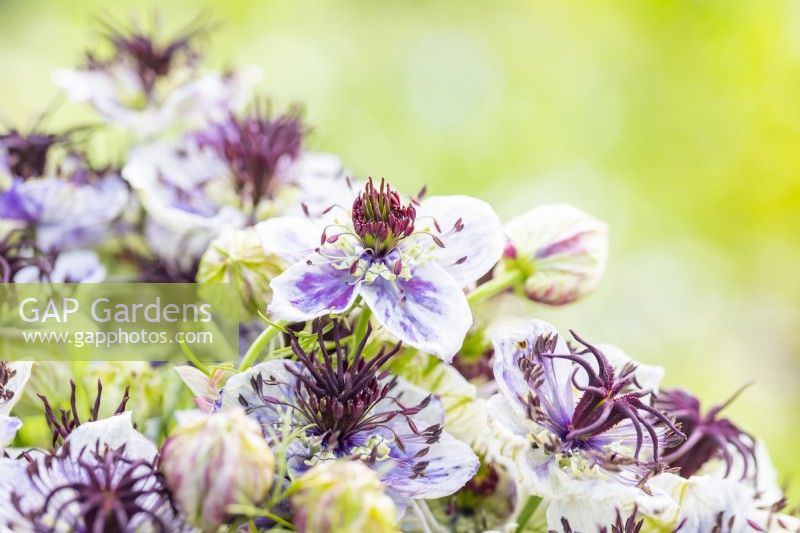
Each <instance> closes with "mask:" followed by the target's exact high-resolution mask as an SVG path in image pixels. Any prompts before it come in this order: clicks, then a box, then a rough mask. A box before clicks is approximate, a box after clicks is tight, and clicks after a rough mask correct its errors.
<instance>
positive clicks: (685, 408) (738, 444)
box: [656, 389, 758, 479]
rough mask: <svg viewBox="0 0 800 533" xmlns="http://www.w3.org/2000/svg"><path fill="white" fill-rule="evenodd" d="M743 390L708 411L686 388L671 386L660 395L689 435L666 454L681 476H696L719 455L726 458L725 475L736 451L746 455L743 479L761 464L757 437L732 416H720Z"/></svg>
mask: <svg viewBox="0 0 800 533" xmlns="http://www.w3.org/2000/svg"><path fill="white" fill-rule="evenodd" d="M741 390H743V389H740V390H739V391H737V393H736V394H734V395H733V396H732V397H731V398H730V399H729V400H728V401H726V402H724V403H722V404H720V405H715V406H714V407H712V408H711V409H709V410H708V411H707V412H705V413H704V412H703V411H702V409H701V405H700V400H699V399H697V398H696V397H695V396H693V395H692V394H690V393H688V392H686V391H683V390H680V389H671V390H666V391H662V392H661V394H659V395H658V398H657V399H656V405H657V406H658V407H659V408H660V409H663V410H665V411H666V412H668V413H670V414H671V415H672V416H674V417H675V419H676V420H677V421H678V423H680V424H681V427H682V429H683V431H684V432H685V433H686V435H687V440H686V441H685V442H683V443H681V444H679V445H677V446H674V447H672V448H669V449H668V450H666V452H665V456H664V461H665V462H666V463H667V464H668V465H669V466H671V467H673V468H678V469H679V471H680V475H681V476H683V477H685V478H688V477H690V476H692V475H693V474H695V473H696V472H697V471H698V470H700V468H701V467H702V466H703V465H704V464H706V463H707V462H708V461H709V460H711V459H715V458H721V459H722V460H723V461H724V462H725V476H729V475H730V474H731V470H732V468H733V465H734V453H736V454H738V455H739V456H740V457H741V459H742V465H743V468H742V472H741V479H744V478H745V477H747V475H748V474H749V473H752V472H753V471H754V470H755V469H756V468H757V467H758V464H757V460H756V442H755V439H754V438H753V437H752V436H751V435H750V434H749V433H747V432H746V431H744V430H743V429H741V428H740V427H739V426H737V425H736V424H734V423H733V422H732V421H731V420H730V419H728V418H724V417H721V416H720V413H721V411H722V410H723V409H725V408H726V407H727V406H728V405H730V404H731V402H732V401H733V400H734V399H735V398H736V397H738V395H739V393H740V392H741Z"/></svg>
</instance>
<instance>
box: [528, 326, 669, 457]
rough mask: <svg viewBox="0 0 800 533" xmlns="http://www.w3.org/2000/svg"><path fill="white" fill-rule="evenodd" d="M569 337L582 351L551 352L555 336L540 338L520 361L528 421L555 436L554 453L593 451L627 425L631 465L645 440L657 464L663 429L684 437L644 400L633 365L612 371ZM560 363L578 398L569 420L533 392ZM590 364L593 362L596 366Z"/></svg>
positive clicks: (597, 355)
mask: <svg viewBox="0 0 800 533" xmlns="http://www.w3.org/2000/svg"><path fill="white" fill-rule="evenodd" d="M570 333H572V335H573V337H574V338H575V340H576V341H577V342H578V343H579V344H580V345H581V346H582V349H575V350H571V351H570V352H571V353H564V354H559V353H554V350H555V348H556V345H557V341H558V336H557V335H555V334H548V335H541V336H539V337H538V338H537V339H536V342H535V343H534V345H533V346H532V347H530V349H529V350H528V352H527V353H526V354H525V355H524V356H523V357H521V358H520V360H519V363H518V364H519V368H520V370H521V371H522V373H523V375H524V377H525V379H526V380H527V381H528V383H531V384H532V391H531V394H530V396H529V398H528V401H527V402H526V405H527V406H528V416H529V417H530V418H531V419H533V420H534V421H535V422H538V423H540V424H543V425H544V426H545V427H547V428H548V429H550V430H551V431H552V432H553V433H555V435H556V437H557V439H558V441H559V442H558V446H559V448H560V449H559V450H553V451H573V450H591V449H593V448H595V447H597V444H596V443H597V442H600V441H602V440H603V436H604V434H606V433H607V432H608V431H609V430H611V429H612V428H615V427H617V426H618V425H619V424H621V423H622V422H623V421H628V422H629V423H630V428H631V431H632V436H633V437H634V439H635V440H634V441H635V448H634V451H633V460H634V461H637V462H638V461H639V460H640V454H641V451H642V449H643V446H644V442H645V439H648V440H649V441H650V445H651V447H652V457H651V458H649V460H648V462H650V463H651V464H655V463H658V462H659V454H660V448H661V446H662V444H663V443H664V442H665V438H664V431H663V429H664V427H666V429H667V432H669V433H670V434H671V436H677V437H679V438H681V439H684V438H685V436H684V435H683V433H682V432H681V431H680V430H679V429H678V427H677V426H676V425H675V423H674V422H673V421H672V420H670V418H669V417H668V416H667V415H665V414H664V413H662V412H661V411H659V410H657V409H656V408H654V407H652V406H651V405H649V404H648V403H646V402H645V401H643V398H645V397H647V396H649V395H651V394H652V391H650V390H646V389H642V388H641V387H640V386H639V384H638V383H637V381H636V377H635V371H636V366H635V365H633V364H628V365H626V366H625V367H623V368H622V369H621V370H620V371H619V372H616V371H615V369H614V367H613V366H612V365H611V363H610V362H609V361H608V358H607V357H606V356H605V355H604V354H603V352H602V351H600V350H599V349H598V348H596V347H595V346H593V345H591V344H589V343H588V342H586V341H584V340H583V339H582V338H580V337H579V336H578V335H577V334H576V333H575V332H574V331H571V332H570ZM559 359H562V360H567V361H570V362H572V363H573V364H574V368H573V370H572V374H571V375H570V381H571V385H572V386H573V387H574V388H575V389H577V391H578V392H579V398H578V400H577V402H576V404H575V406H574V409H573V410H572V414H571V416H569V418H568V419H567V420H563V416H560V415H563V413H557V412H555V408H554V406H552V405H549V404H548V403H547V402H546V400H545V399H544V398H543V397H541V396H539V395H537V394H536V393H535V390H536V389H538V388H539V387H541V386H542V385H543V384H544V383H545V381H546V380H547V379H550V376H548V375H546V374H547V373H548V372H551V371H552V369H553V366H552V361H554V360H559ZM591 359H594V362H595V365H593V364H592V362H591ZM548 363H549V364H548ZM580 373H582V374H583V375H584V377H585V380H584V381H583V382H581V383H579V381H578V375H579V374H580ZM660 426H661V427H660ZM619 459H620V460H623V459H624V458H622V457H619Z"/></svg>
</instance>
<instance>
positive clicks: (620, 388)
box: [489, 320, 683, 531]
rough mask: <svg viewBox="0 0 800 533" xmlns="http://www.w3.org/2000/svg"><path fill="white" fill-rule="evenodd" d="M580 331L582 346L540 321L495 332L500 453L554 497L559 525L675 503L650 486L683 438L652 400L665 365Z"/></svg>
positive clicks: (528, 483)
mask: <svg viewBox="0 0 800 533" xmlns="http://www.w3.org/2000/svg"><path fill="white" fill-rule="evenodd" d="M573 336H574V337H575V340H576V341H577V342H578V344H579V348H575V349H570V347H569V346H568V345H567V343H566V342H564V340H563V339H562V338H561V337H560V336H559V335H558V333H557V332H556V330H555V329H554V328H553V327H552V326H551V325H550V324H548V323H546V322H542V321H537V320H534V321H531V322H530V324H529V327H528V329H527V331H519V332H518V331H503V332H499V333H498V334H496V335H495V337H494V339H493V344H494V351H495V360H494V375H495V379H496V380H497V384H498V388H499V390H500V392H499V393H498V394H497V395H495V396H494V397H492V399H491V400H490V401H489V419H490V423H491V424H492V426H493V427H494V428H495V431H496V432H497V433H498V437H499V438H500V439H501V440H502V441H503V445H502V449H501V453H503V454H504V455H505V456H506V457H508V458H509V459H511V460H513V461H514V463H515V465H516V473H517V477H518V481H519V482H520V484H521V486H522V487H523V489H524V490H526V491H528V492H529V493H531V494H534V495H538V496H541V497H545V498H548V499H549V501H550V503H549V506H548V509H547V517H548V525H549V527H551V528H554V527H557V526H558V524H559V521H560V520H561V517H566V518H568V519H569V520H570V522H571V523H572V527H573V528H575V529H577V530H580V531H584V530H586V531H590V530H592V528H594V527H595V526H596V524H607V523H611V522H612V520H613V518H614V516H615V513H616V510H617V509H620V510H622V511H624V512H628V511H630V509H631V508H633V506H634V505H638V508H639V509H640V511H641V512H642V513H644V514H660V513H663V512H664V511H666V510H668V509H670V508H672V507H674V503H673V502H672V501H671V499H670V498H669V497H668V496H667V495H666V494H665V493H662V492H658V491H653V490H651V489H649V488H648V487H647V485H646V482H647V479H648V477H649V476H650V475H651V474H652V473H653V471H654V470H656V471H657V470H658V469H659V466H658V465H659V461H660V459H661V457H662V456H663V454H664V451H665V450H666V449H669V448H670V447H671V446H673V445H674V444H675V441H676V440H677V439H678V438H682V437H683V435H682V434H681V432H680V430H679V429H678V428H677V427H676V425H675V423H674V421H673V420H671V419H670V418H669V417H668V416H667V415H665V414H664V413H662V412H661V411H659V410H657V409H656V408H654V407H652V406H651V405H650V402H649V400H650V396H651V394H652V392H653V390H654V389H655V387H657V385H658V381H659V380H660V377H661V374H662V372H661V371H660V370H658V369H653V368H647V367H642V366H637V365H635V364H634V363H633V362H632V361H631V360H630V359H629V358H628V357H627V356H626V355H625V354H623V353H622V352H621V351H619V350H618V349H616V348H614V347H610V346H609V347H603V348H602V349H601V348H598V347H596V346H593V345H591V344H589V343H587V342H586V341H584V340H583V339H581V338H580V337H578V336H577V335H575V334H574V333H573Z"/></svg>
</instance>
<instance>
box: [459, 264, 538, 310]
mask: <svg viewBox="0 0 800 533" xmlns="http://www.w3.org/2000/svg"><path fill="white" fill-rule="evenodd" d="M523 279H524V274H523V273H522V271H521V270H519V269H516V268H515V269H514V270H509V271H507V272H503V273H502V274H500V275H499V276H498V277H496V278H492V279H490V280H489V281H487V282H486V283H484V284H483V285H478V286H477V287H475V290H473V291H472V292H470V293H469V294H467V301H468V302H469V303H470V304H471V305H475V304H477V303H480V302H482V301H484V300H488V299H489V298H491V297H492V296H495V295H497V294H500V293H501V292H503V291H504V290H506V289H508V288H510V287H512V286H513V285H514V284H515V283H517V282H520V281H522V280H523Z"/></svg>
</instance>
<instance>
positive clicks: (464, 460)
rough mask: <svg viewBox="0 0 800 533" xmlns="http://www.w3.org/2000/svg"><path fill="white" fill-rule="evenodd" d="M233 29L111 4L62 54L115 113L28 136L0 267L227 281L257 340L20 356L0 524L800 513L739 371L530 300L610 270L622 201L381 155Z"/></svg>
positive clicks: (256, 525)
mask: <svg viewBox="0 0 800 533" xmlns="http://www.w3.org/2000/svg"><path fill="white" fill-rule="evenodd" d="M208 29H209V28H208V24H207V23H206V22H205V21H204V20H203V19H200V20H197V21H194V22H192V23H191V24H190V25H189V26H187V27H186V28H184V29H182V30H181V31H179V32H178V33H177V34H176V35H175V36H174V37H172V38H164V36H163V35H162V34H160V33H158V32H157V31H155V29H148V30H145V29H142V28H141V27H140V26H138V25H130V26H127V25H124V24H119V23H111V22H109V23H105V25H104V28H103V30H104V35H105V37H106V42H104V43H103V44H102V46H101V50H99V51H90V52H87V53H86V56H85V59H84V61H83V62H82V64H81V65H80V66H78V67H77V68H74V69H68V70H61V71H58V72H56V73H55V76H54V80H55V82H56V84H57V85H58V86H59V87H61V88H62V89H63V90H64V91H65V92H66V94H67V96H68V97H69V99H70V100H72V101H73V102H79V103H83V104H85V105H88V106H89V107H90V108H92V109H93V110H94V112H95V113H96V116H97V117H99V118H100V119H101V120H102V121H103V122H104V123H105V127H102V128H101V127H92V128H86V127H78V128H72V129H69V130H63V131H50V130H49V129H48V128H46V127H45V126H44V125H43V124H44V119H45V118H47V117H42V118H41V119H39V120H37V122H36V124H35V125H34V126H33V127H32V128H29V129H24V130H23V129H8V130H7V131H5V132H4V133H3V134H2V135H0V278H1V279H2V281H3V282H4V283H23V282H28V283H30V282H42V283H92V282H101V281H129V282H131V281H135V282H162V283H164V282H166V283H170V282H192V283H197V284H200V285H211V284H215V283H227V284H230V285H232V286H233V287H234V288H235V290H236V294H237V300H238V301H237V302H236V305H237V307H238V308H239V316H240V317H243V320H242V321H241V327H240V338H241V341H242V342H241V346H242V349H241V353H240V357H239V358H238V360H237V361H235V362H234V363H230V362H229V363H219V364H217V363H213V364H212V363H203V362H201V361H200V360H198V359H197V358H195V357H193V356H192V354H191V352H190V351H188V350H187V359H188V363H187V364H181V365H172V364H166V365H164V364H161V365H159V364H151V363H146V362H140V363H111V362H106V363H103V362H99V361H95V362H91V363H84V364H77V363H75V362H73V363H66V362H61V363H57V362H54V363H31V362H24V361H13V362H12V361H11V360H13V359H14V357H13V354H2V355H3V356H4V357H3V358H4V359H6V360H7V361H6V362H0V455H2V458H0V530H3V531H5V530H9V531H35V532H39V531H59V532H61V531H79V532H84V531H85V532H120V531H204V532H216V531H273V532H277V531H305V532H357V531H359V532H376V533H377V532H395V531H422V532H430V533H434V532H437V533H438V532H443V531H459V532H478V531H502V532H526V531H527V532H548V531H555V532H564V533H567V532H588V533H590V532H595V531H603V532H617V533H622V532H626V533H634V532H646V531H657V532H664V531H680V532H682V533H692V532H703V533H705V532H719V533H723V532H725V533H727V532H749V531H800V521H798V519H796V518H794V517H792V516H790V513H788V512H787V511H786V510H785V506H786V503H785V499H784V496H783V492H782V490H781V488H780V487H779V485H778V482H777V473H776V472H775V469H774V468H773V467H772V465H771V462H770V459H769V456H768V454H767V450H766V449H765V446H764V444H763V443H762V442H761V441H760V440H759V439H758V438H757V437H756V436H754V435H752V434H750V433H748V432H747V431H746V430H745V429H743V428H742V427H740V426H739V425H738V424H737V423H736V422H734V421H733V420H731V419H729V418H727V417H726V416H725V414H724V409H725V407H726V406H727V405H728V404H729V403H730V402H732V401H733V400H734V399H735V398H736V397H737V396H738V394H739V393H738V392H737V393H735V394H734V395H733V396H732V397H731V398H730V399H728V400H726V401H723V402H722V403H720V404H718V405H715V406H711V407H704V406H701V404H700V402H699V401H698V399H697V398H696V397H695V396H693V395H692V394H691V393H690V392H687V391H684V390H680V389H663V388H661V387H660V382H661V379H662V377H663V374H664V371H663V369H661V368H659V367H654V366H650V365H645V364H639V363H637V362H636V361H635V360H634V359H632V358H631V357H630V356H628V355H627V354H626V353H625V352H624V351H623V350H622V349H620V348H618V347H616V346H613V345H610V344H602V343H598V342H595V341H594V340H593V339H585V338H583V336H581V335H580V333H579V332H577V331H572V330H570V331H569V332H559V331H557V330H556V328H555V327H554V326H552V325H551V324H549V323H547V322H544V321H541V320H537V319H536V317H535V315H531V316H528V313H529V312H530V311H529V309H530V306H528V305H522V303H521V302H530V301H533V302H536V303H538V304H542V305H548V306H563V305H569V304H571V303H573V302H575V301H577V300H579V299H580V298H583V297H584V296H586V295H588V294H589V293H591V292H592V291H593V289H594V288H595V287H596V286H597V285H598V283H599V282H600V280H601V277H602V274H603V271H604V269H605V265H606V256H607V252H608V232H607V227H606V225H605V224H604V223H603V222H601V221H599V220H597V219H595V218H593V217H592V216H590V215H588V214H586V213H584V212H582V211H580V210H579V209H577V208H575V207H572V206H570V205H564V204H559V205H543V206H538V207H535V208H532V209H530V210H529V211H527V212H524V213H522V214H520V215H518V216H516V217H514V218H513V219H511V220H509V221H507V222H505V223H504V222H503V221H501V220H500V218H499V217H498V216H497V215H496V214H495V212H494V210H493V208H492V207H491V206H490V205H488V204H487V203H485V202H483V201H481V200H479V199H476V198H471V197H468V196H429V195H428V194H427V192H426V190H425V188H424V187H423V188H422V190H421V191H420V192H418V193H417V194H412V195H408V194H403V193H401V192H399V191H397V190H396V189H395V187H394V186H393V185H392V184H391V182H390V181H389V180H386V179H384V178H383V177H356V176H353V175H352V174H351V173H349V172H348V171H347V170H346V168H345V166H344V165H343V163H342V162H341V161H340V159H339V158H338V157H336V156H335V155H332V154H327V153H319V152H314V151H311V150H310V149H309V148H308V146H307V143H306V139H307V136H308V133H309V128H308V127H307V126H306V124H305V123H304V119H303V114H302V111H301V110H300V109H299V108H290V109H288V110H287V111H285V112H278V111H276V110H275V109H274V108H273V106H272V105H271V104H270V103H269V102H268V101H266V100H264V99H263V98H258V97H257V96H256V95H255V94H254V92H255V87H256V83H257V82H258V80H259V76H260V73H259V70H258V69H257V68H255V67H251V66H244V67H240V68H236V69H230V70H228V71H226V72H213V71H209V70H207V69H206V68H205V67H204V65H203V61H202V57H203V54H202V52H201V51H202V45H203V42H204V40H205V38H206V36H207V33H208V31H207V30H208ZM102 135H116V137H113V138H114V139H116V140H117V141H119V142H122V143H123V146H124V151H123V153H124V154H125V155H124V157H123V161H122V162H121V163H120V162H102V163H101V164H98V163H97V160H98V158H97V156H96V154H94V152H93V148H96V147H95V146H93V145H92V142H93V139H94V138H96V137H98V136H102ZM95 152H96V150H95ZM101 159H102V158H101ZM577 326H578V331H579V326H580V325H577ZM143 349H144V348H143ZM70 373H71V375H72V380H71V381H70V380H68V379H65V378H64V375H65V374H67V375H69V374H70ZM67 382H68V383H69V387H68V388H67V386H66V385H67ZM95 383H96V386H97V391H96V393H91V392H89V391H90V390H91V388H92V387H94V386H95V385H94V384H95ZM109 401H110V402H111V403H108V402H109ZM12 412H13V415H12Z"/></svg>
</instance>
